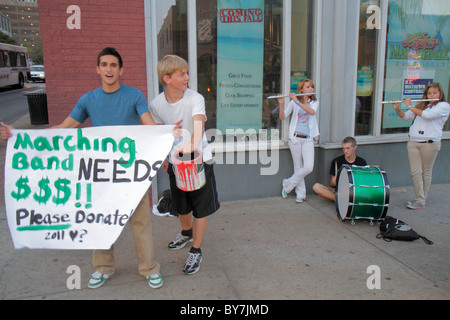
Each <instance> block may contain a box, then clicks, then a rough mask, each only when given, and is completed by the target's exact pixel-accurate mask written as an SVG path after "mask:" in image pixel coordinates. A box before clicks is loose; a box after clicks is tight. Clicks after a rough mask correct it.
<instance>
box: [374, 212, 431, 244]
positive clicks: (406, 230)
mask: <svg viewBox="0 0 450 320" xmlns="http://www.w3.org/2000/svg"><path fill="white" fill-rule="evenodd" d="M377 238H378V239H381V238H382V239H383V240H385V241H388V242H391V241H392V240H400V241H414V240H417V239H422V240H423V241H424V242H425V243H426V244H428V245H432V244H433V241H430V240H428V239H427V238H425V237H424V236H421V235H420V234H418V233H417V232H415V231H414V230H413V229H412V228H411V227H410V226H409V225H407V224H406V223H405V222H403V221H402V220H399V219H396V218H393V217H389V216H387V217H386V218H385V219H384V221H383V222H381V224H380V233H379V234H378V235H377Z"/></svg>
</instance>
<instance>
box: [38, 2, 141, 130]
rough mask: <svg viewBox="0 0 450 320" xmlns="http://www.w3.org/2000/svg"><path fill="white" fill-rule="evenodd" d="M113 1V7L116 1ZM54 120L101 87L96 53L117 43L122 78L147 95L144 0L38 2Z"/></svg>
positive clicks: (48, 88) (50, 118)
mask: <svg viewBox="0 0 450 320" xmlns="http://www.w3.org/2000/svg"><path fill="white" fill-rule="evenodd" d="M112 3H113V5H111V4H112ZM39 15H40V19H41V30H42V43H43V50H44V57H45V67H46V70H45V71H46V74H48V75H49V76H48V77H47V99H48V109H49V122H50V124H51V125H54V124H57V123H60V122H61V121H62V120H64V119H65V117H67V116H68V115H69V114H70V112H71V111H72V109H73V107H74V106H75V104H76V102H77V101H78V99H79V98H80V96H81V95H83V94H84V93H86V92H88V91H90V90H93V89H96V88H98V87H99V86H100V80H99V76H98V75H97V72H96V66H97V55H98V53H99V52H100V51H101V50H102V49H103V48H104V47H115V48H116V49H117V50H118V51H119V53H120V54H121V55H122V58H123V60H124V70H125V71H124V75H123V76H122V80H121V81H122V82H123V83H125V84H127V85H130V86H133V87H136V88H138V89H140V90H141V91H142V92H143V93H144V94H146V93H147V79H146V53H145V27H144V2H143V1H109V0H96V1H95V4H93V2H92V1H90V0H78V1H76V7H72V6H71V5H70V4H69V3H68V2H67V1H62V0H57V1H54V0H39Z"/></svg>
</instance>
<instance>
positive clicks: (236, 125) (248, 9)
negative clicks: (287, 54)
mask: <svg viewBox="0 0 450 320" xmlns="http://www.w3.org/2000/svg"><path fill="white" fill-rule="evenodd" d="M217 7H218V17H217V129H218V130H219V131H221V132H222V133H224V134H225V133H226V130H227V129H233V130H236V129H243V130H244V131H245V130H247V129H254V130H257V131H258V130H259V129H261V127H262V110H263V109H262V92H263V62H264V1H261V0H246V1H235V0H218V5H217Z"/></svg>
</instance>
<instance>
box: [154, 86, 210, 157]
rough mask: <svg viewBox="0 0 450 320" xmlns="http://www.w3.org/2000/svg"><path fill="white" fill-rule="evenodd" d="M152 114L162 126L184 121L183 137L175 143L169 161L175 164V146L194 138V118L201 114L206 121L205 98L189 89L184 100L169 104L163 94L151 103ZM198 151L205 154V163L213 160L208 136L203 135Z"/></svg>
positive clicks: (182, 124) (182, 125)
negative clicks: (173, 158) (173, 159)
mask: <svg viewBox="0 0 450 320" xmlns="http://www.w3.org/2000/svg"><path fill="white" fill-rule="evenodd" d="M150 114H151V115H152V117H153V120H155V122H156V123H160V124H175V123H177V122H178V121H180V120H183V122H182V123H181V127H182V128H183V135H182V137H181V138H180V139H179V140H177V141H175V143H174V148H172V152H171V154H170V156H169V161H170V162H171V163H173V162H172V156H173V152H174V151H176V148H175V146H176V145H177V144H179V143H180V142H181V141H183V140H184V139H188V140H190V139H191V137H192V133H193V130H194V123H193V121H192V118H193V117H194V116H195V115H199V114H200V115H204V116H205V120H206V108H205V98H203V96H202V95H201V94H199V93H197V92H195V91H194V90H191V89H187V90H186V91H185V92H184V96H183V98H181V99H180V100H179V101H177V102H175V103H169V102H168V101H167V99H166V96H165V95H164V92H163V93H161V94H160V95H159V96H157V97H156V98H155V99H153V100H152V101H151V102H150ZM198 149H200V151H201V152H202V153H203V161H204V162H206V161H209V160H211V159H212V151H211V147H210V146H209V144H208V141H207V139H206V134H203V138H202V142H201V143H200V146H199V147H198Z"/></svg>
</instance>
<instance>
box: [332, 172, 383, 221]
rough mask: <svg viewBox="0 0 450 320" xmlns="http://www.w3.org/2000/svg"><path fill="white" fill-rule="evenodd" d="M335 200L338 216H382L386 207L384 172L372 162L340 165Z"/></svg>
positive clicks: (377, 218)
mask: <svg viewBox="0 0 450 320" xmlns="http://www.w3.org/2000/svg"><path fill="white" fill-rule="evenodd" d="M347 189H348V190H347ZM347 198H348V199H347ZM335 200H336V210H337V213H338V217H339V219H340V220H353V219H368V220H383V219H384V218H385V216H386V214H387V210H388V207H389V184H388V181H387V176H386V173H385V172H384V171H382V170H380V168H378V167H376V166H366V167H357V166H352V167H350V166H348V165H344V166H342V168H341V169H340V171H339V173H338V176H337V185H336V199H335Z"/></svg>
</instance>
